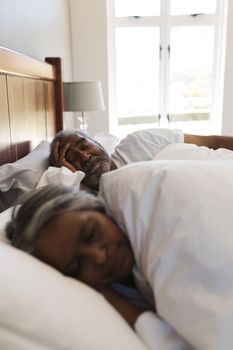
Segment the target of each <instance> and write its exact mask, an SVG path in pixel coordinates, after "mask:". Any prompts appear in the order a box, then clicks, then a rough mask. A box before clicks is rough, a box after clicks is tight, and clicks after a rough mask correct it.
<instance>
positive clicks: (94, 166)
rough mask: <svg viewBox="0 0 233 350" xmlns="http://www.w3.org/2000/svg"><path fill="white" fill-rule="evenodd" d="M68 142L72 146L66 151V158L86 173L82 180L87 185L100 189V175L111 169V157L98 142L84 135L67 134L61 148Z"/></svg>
mask: <svg viewBox="0 0 233 350" xmlns="http://www.w3.org/2000/svg"><path fill="white" fill-rule="evenodd" d="M67 143H70V147H69V149H68V150H67V151H66V155H65V158H66V160H67V161H68V162H69V163H71V164H72V165H73V166H74V167H75V169H77V170H81V171H83V172H84V173H85V174H86V176H85V177H84V179H83V181H82V183H83V184H84V185H85V186H87V187H89V188H91V189H93V190H95V191H98V189H99V181H100V176H101V175H102V174H103V173H106V172H108V171H110V167H111V158H110V157H109V155H108V154H107V153H106V151H105V150H104V149H103V148H102V147H101V146H100V145H99V144H98V143H94V142H93V141H91V140H89V139H87V138H85V137H84V136H79V135H71V136H66V137H65V138H64V139H63V140H62V141H61V142H60V146H59V148H60V149H62V147H64V146H65V144H67Z"/></svg>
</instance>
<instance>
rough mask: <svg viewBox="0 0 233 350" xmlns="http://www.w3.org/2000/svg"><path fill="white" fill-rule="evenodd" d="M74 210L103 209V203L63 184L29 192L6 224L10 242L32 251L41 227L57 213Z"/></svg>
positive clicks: (103, 211)
mask: <svg viewBox="0 0 233 350" xmlns="http://www.w3.org/2000/svg"><path fill="white" fill-rule="evenodd" d="M74 210H95V211H99V212H102V213H105V207H104V205H103V203H102V202H101V201H100V200H99V199H98V198H97V197H95V196H94V195H92V194H90V193H88V192H84V191H78V190H76V189H75V188H71V187H66V186H62V185H47V186H44V187H42V188H40V189H37V190H35V191H33V192H31V193H30V194H29V195H27V197H25V199H24V200H23V203H22V205H20V206H19V205H18V206H16V207H14V209H13V212H12V217H11V221H10V222H8V224H7V226H6V233H7V237H8V238H9V239H10V240H11V242H12V245H13V246H15V247H17V248H19V249H22V250H24V251H27V252H29V253H31V254H33V251H34V245H35V244H34V243H35V240H36V239H37V237H38V236H39V234H40V231H41V229H42V228H43V227H44V225H45V224H46V223H48V221H49V220H50V219H51V218H53V217H54V216H56V215H59V214H62V213H67V212H71V211H74Z"/></svg>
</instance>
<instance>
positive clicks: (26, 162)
mask: <svg viewBox="0 0 233 350" xmlns="http://www.w3.org/2000/svg"><path fill="white" fill-rule="evenodd" d="M49 153H50V143H49V142H48V141H41V142H40V144H39V145H38V146H37V147H36V148H35V149H34V150H33V151H32V152H30V153H29V154H28V155H26V156H25V157H23V158H21V159H19V160H17V161H16V162H13V163H8V164H4V165H2V166H1V167H0V191H2V192H6V191H9V190H11V189H19V190H21V191H22V192H27V191H30V190H32V189H34V188H35V186H36V184H37V182H38V181H39V179H40V177H41V175H42V174H43V172H44V171H45V170H46V169H47V168H48V158H49Z"/></svg>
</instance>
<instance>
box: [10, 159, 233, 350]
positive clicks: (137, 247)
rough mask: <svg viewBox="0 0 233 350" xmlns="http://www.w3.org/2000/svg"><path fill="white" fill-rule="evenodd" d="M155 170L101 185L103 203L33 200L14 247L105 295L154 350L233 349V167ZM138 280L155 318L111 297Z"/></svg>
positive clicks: (57, 189)
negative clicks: (114, 287)
mask: <svg viewBox="0 0 233 350" xmlns="http://www.w3.org/2000/svg"><path fill="white" fill-rule="evenodd" d="M158 162H159V161H154V162H153V161H150V162H142V163H135V164H132V165H128V166H126V167H122V168H121V169H118V170H115V171H112V172H111V173H108V174H105V175H103V176H102V177H101V183H100V192H99V195H98V197H95V196H94V195H91V194H89V193H86V192H83V191H80V192H79V191H77V190H75V189H72V188H67V187H64V186H61V185H59V186H58V185H49V186H46V187H44V188H42V189H38V190H36V191H35V192H34V193H33V194H31V195H30V196H29V197H28V198H27V199H26V200H25V202H24V203H23V204H22V205H21V206H20V207H16V208H15V209H14V211H13V214H12V220H11V222H9V223H8V225H7V235H8V238H9V239H10V240H11V242H12V244H13V245H14V246H15V247H18V248H20V249H22V250H24V251H26V252H29V253H30V254H32V255H34V256H36V257H38V258H39V259H41V260H42V261H44V262H46V263H48V264H50V265H52V266H53V267H55V268H56V269H58V270H60V271H61V272H62V273H63V274H65V275H68V276H72V277H74V278H76V279H79V280H80V281H83V282H84V283H86V284H88V285H90V286H92V287H94V288H96V289H97V290H99V291H100V292H102V293H103V294H104V296H105V297H106V298H107V299H108V301H109V302H110V303H111V304H112V305H113V306H114V307H115V308H116V309H117V310H118V311H119V312H120V313H121V314H122V316H123V317H124V318H125V319H126V320H127V321H128V322H129V324H130V325H131V326H132V327H134V328H135V330H136V331H137V333H139V335H140V336H141V337H142V338H143V340H144V342H145V343H146V344H147V346H148V348H149V349H157V348H158V349H160V350H165V349H166V350H168V349H169V350H170V349H190V348H191V349H192V348H195V349H203V350H213V349H219V348H224V349H231V346H232V343H233V331H232V326H231V325H232V324H233V323H232V322H230V320H232V321H233V302H232V300H233V270H232V265H233V254H232V252H233V240H230V239H229V237H230V236H231V230H232V227H233V216H232V210H231V207H232V205H231V204H232V195H231V194H232V193H233V180H232V179H233V161H230V160H227V161H209V162H208V161H205V162H203V161H191V162H190V161H189V162H188V161H186V162H185V161H178V162H175V161H173V162H172V161H168V162H165V161H160V162H159V164H158ZM210 215H212V216H211V220H210ZM220 232H221V234H220ZM132 276H133V278H132ZM132 279H134V281H135V283H136V285H137V287H138V288H139V290H140V292H141V294H142V295H143V296H144V298H145V299H146V301H147V302H148V303H150V305H151V306H152V310H154V311H145V310H143V309H141V308H138V307H137V306H135V305H132V304H131V303H128V301H126V300H125V299H124V298H122V297H121V296H120V295H118V294H117V293H115V292H114V291H113V290H112V289H111V287H110V286H111V284H112V283H114V282H120V281H122V280H124V281H132ZM155 304H156V312H155ZM223 310H227V312H223ZM222 344H228V345H229V347H228V346H227V345H226V346H223V347H221V345H222Z"/></svg>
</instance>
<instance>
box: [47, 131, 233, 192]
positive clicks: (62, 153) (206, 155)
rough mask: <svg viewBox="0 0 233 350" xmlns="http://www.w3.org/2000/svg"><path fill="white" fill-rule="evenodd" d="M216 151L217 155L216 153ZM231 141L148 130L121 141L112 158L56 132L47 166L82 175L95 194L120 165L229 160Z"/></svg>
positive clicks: (86, 139)
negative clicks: (105, 174) (160, 160)
mask: <svg viewBox="0 0 233 350" xmlns="http://www.w3.org/2000/svg"><path fill="white" fill-rule="evenodd" d="M215 150H216V151H215ZM229 150H233V137H230V136H200V135H190V134H183V133H182V132H181V131H180V130H172V129H147V130H140V131H136V132H134V133H132V134H129V135H128V136H127V137H125V138H124V139H122V140H121V141H120V143H119V144H118V145H117V146H116V148H115V151H114V153H113V154H111V155H108V154H107V152H106V151H105V149H104V148H103V147H102V146H101V145H100V144H99V143H98V142H96V141H95V140H94V139H93V138H91V137H90V136H89V135H87V134H85V133H83V132H82V131H80V130H78V129H71V130H63V131H61V132H59V133H58V134H57V135H56V136H55V138H54V140H53V141H52V144H51V154H50V164H51V165H52V166H56V167H61V166H65V167H67V168H69V169H70V170H71V171H77V170H81V171H83V172H84V173H85V177H84V179H83V181H82V184H83V185H84V186H85V187H87V188H89V189H91V190H92V191H95V192H98V189H99V181H100V177H101V175H102V174H104V173H106V172H109V171H111V170H115V169H117V168H121V167H122V166H123V165H126V164H131V163H135V162H141V161H146V160H153V159H198V160H207V159H228V158H231V157H233V153H232V152H230V151H229Z"/></svg>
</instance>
